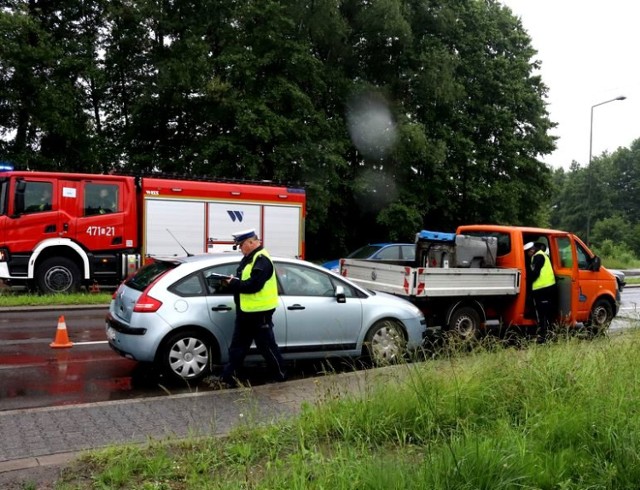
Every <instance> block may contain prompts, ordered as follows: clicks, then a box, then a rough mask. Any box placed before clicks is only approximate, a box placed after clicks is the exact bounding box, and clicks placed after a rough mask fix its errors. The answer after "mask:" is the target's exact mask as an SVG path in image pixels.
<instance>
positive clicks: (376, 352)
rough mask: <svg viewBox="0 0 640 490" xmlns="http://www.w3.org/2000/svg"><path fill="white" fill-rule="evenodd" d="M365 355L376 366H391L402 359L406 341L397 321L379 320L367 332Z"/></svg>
mask: <svg viewBox="0 0 640 490" xmlns="http://www.w3.org/2000/svg"><path fill="white" fill-rule="evenodd" d="M364 345H365V351H366V352H365V354H366V356H367V357H368V358H369V359H370V360H371V362H372V363H373V364H374V365H376V366H383V365H386V364H393V363H396V362H399V361H401V360H402V359H404V355H405V353H406V349H407V340H406V338H405V335H404V329H403V327H402V324H401V323H400V322H398V321H397V320H380V321H378V322H376V323H375V324H374V325H373V327H371V329H370V330H369V331H368V332H367V337H366V338H365V341H364Z"/></svg>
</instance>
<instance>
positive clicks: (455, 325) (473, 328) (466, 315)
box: [449, 306, 480, 341]
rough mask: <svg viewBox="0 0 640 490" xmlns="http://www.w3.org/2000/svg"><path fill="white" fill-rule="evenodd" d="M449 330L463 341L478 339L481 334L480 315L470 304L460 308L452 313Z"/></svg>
mask: <svg viewBox="0 0 640 490" xmlns="http://www.w3.org/2000/svg"><path fill="white" fill-rule="evenodd" d="M449 331H450V332H451V333H452V334H454V335H455V336H456V337H458V338H459V339H460V340H463V341H471V340H475V339H477V338H478V337H479V336H480V315H478V312H477V311H476V310H475V309H473V308H471V307H470V306H463V307H462V308H458V309H457V310H455V311H454V312H453V313H452V314H451V319H450V320H449Z"/></svg>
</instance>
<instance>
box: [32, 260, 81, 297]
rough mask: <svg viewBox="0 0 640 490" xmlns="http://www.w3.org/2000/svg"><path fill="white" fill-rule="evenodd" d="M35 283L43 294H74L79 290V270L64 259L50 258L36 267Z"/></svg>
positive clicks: (71, 262)
mask: <svg viewBox="0 0 640 490" xmlns="http://www.w3.org/2000/svg"><path fill="white" fill-rule="evenodd" d="M36 283H37V284H38V289H39V290H40V291H42V292H43V293H45V294H56V293H75V292H77V291H78V290H79V289H80V269H78V266H77V265H76V264H75V262H73V260H70V259H67V258H66V257H51V258H49V259H46V260H45V261H44V262H42V264H40V266H39V267H38V270H37V271H36Z"/></svg>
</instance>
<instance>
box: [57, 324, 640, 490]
mask: <svg viewBox="0 0 640 490" xmlns="http://www.w3.org/2000/svg"><path fill="white" fill-rule="evenodd" d="M639 357H640V332H639V331H635V330H634V331H631V332H630V333H628V334H625V335H621V336H616V337H612V338H607V337H604V338H598V339H596V340H593V341H585V340H579V339H576V338H571V339H567V340H562V341H559V342H557V343H555V344H552V345H542V346H531V347H529V348H527V349H514V348H508V349H491V350H485V351H475V352H473V353H472V354H470V355H464V356H456V355H452V356H450V357H448V358H447V359H441V360H438V361H429V362H423V363H414V364H408V365H402V366H398V367H396V368H395V369H397V370H398V376H396V377H395V378H393V379H392V380H388V381H386V382H385V383H370V384H369V385H368V386H367V387H366V389H364V390H361V391H360V393H359V394H358V395H357V396H356V395H354V396H347V397H340V398H336V397H335V396H332V394H331V393H328V394H327V396H326V397H324V398H323V400H322V401H321V402H319V403H318V404H316V405H314V406H306V407H304V408H303V411H302V413H301V414H300V415H299V416H298V417H296V418H295V419H292V420H290V421H288V422H286V423H279V424H273V425H268V426H253V427H252V426H249V427H247V426H243V428H240V429H237V430H236V431H235V432H233V433H232V434H231V435H230V436H228V437H226V438H224V439H218V438H210V439H208V438H205V439H192V440H186V441H174V442H151V443H149V444H148V445H147V446H145V447H140V446H135V447H131V446H125V447H113V448H110V449H107V450H104V451H98V452H93V453H90V454H89V455H87V456H86V457H84V458H83V459H81V460H80V461H79V462H78V463H77V464H75V465H74V466H72V467H71V468H70V469H69V470H68V471H67V472H66V474H65V477H64V479H63V480H62V481H61V482H59V483H58V486H57V488H59V489H79V488H127V489H129V488H132V489H137V488H140V489H147V488H162V489H190V488H208V489H237V488H247V489H272V488H287V489H325V488H335V489H363V488H364V489H389V488H397V489H413V488H415V489H479V488H486V489H489V488H490V489H512V488H518V489H534V488H535V489H552V488H554V489H555V488H557V489H584V488H601V489H636V488H637V487H638V481H640V464H638V461H640V411H639V410H638V409H637V407H638V406H639V402H640V383H639V381H640V374H639V371H638V369H637V361H636V360H637V359H638V358H639ZM366 376H368V374H367V375H365V378H366Z"/></svg>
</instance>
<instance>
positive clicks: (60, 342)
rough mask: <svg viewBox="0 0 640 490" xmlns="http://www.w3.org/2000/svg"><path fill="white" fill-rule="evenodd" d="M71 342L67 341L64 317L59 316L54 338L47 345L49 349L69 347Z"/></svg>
mask: <svg viewBox="0 0 640 490" xmlns="http://www.w3.org/2000/svg"><path fill="white" fill-rule="evenodd" d="M72 345H73V342H71V341H70V340H69V335H68V334H67V324H66V323H65V321H64V316H63V315H60V318H58V329H57V330H56V338H55V339H54V340H53V342H51V343H50V344H49V346H50V347H71V346H72Z"/></svg>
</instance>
